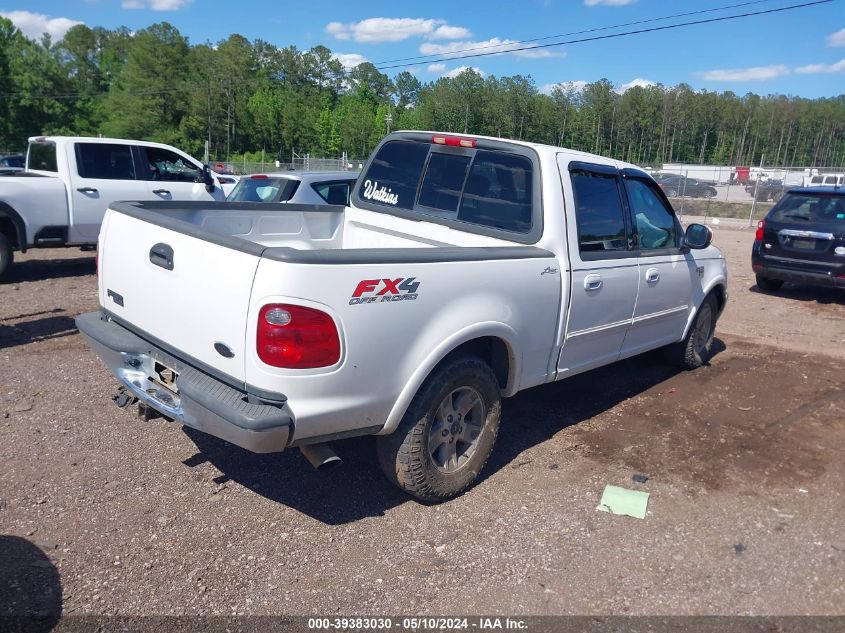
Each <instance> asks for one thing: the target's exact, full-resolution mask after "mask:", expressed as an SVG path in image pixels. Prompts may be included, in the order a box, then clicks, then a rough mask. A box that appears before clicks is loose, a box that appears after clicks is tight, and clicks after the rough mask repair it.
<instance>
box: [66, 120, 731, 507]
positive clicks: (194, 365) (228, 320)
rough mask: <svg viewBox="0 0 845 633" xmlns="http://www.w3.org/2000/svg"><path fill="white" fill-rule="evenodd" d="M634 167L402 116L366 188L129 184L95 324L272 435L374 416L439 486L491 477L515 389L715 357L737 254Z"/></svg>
mask: <svg viewBox="0 0 845 633" xmlns="http://www.w3.org/2000/svg"><path fill="white" fill-rule="evenodd" d="M711 237H712V234H711V233H710V230H709V229H708V228H707V227H705V226H703V225H699V224H692V225H690V226H689V227H687V229H686V232H684V230H683V229H682V226H681V224H680V222H679V221H678V219H677V217H676V216H675V213H674V211H673V210H672V207H671V205H670V204H669V202H668V200H667V199H666V197H665V195H664V194H663V192H662V191H661V190H660V188H659V187H658V186H657V185H656V184H655V182H654V181H653V180H652V179H651V177H649V176H648V175H647V174H645V173H644V172H642V171H640V170H638V169H636V168H635V167H633V166H631V165H628V164H625V163H620V162H618V161H615V160H611V159H607V158H602V157H600V156H595V155H591V154H585V153H581V152H574V151H571V150H566V149H561V148H557V147H550V146H544V145H536V144H531V143H524V142H517V141H504V140H500V139H492V138H485V137H475V136H450V135H447V134H439V133H431V132H428V133H423V132H400V133H394V134H391V135H389V136H387V137H386V138H385V139H384V140H383V141H382V142H381V143H380V145H379V146H378V147H377V148H376V150H375V151H374V152H373V155H372V157H371V158H370V160H369V162H368V163H367V165H366V167H365V169H364V172H363V173H362V176H361V177H360V178H359V180H358V181H357V184H356V189H355V191H354V192H353V195H352V201H351V205H350V206H348V207H345V208H344V207H339V206H324V207H310V206H304V205H290V204H252V205H251V204H248V203H225V204H213V205H212V204H207V203H202V202H195V203H183V204H167V203H120V204H115V205H113V206H112V207H111V208H110V210H109V212H108V213H107V215H106V218H105V220H104V223H103V228H102V232H101V234H100V257H99V300H100V304H101V306H102V311H100V312H95V313H89V314H85V315H81V316H80V317H78V319H77V325H78V327H79V330H80V331H81V332H82V333H83V334H84V335H85V336H86V338H87V339H88V341H89V343H90V344H91V345H92V347H93V348H94V349H95V350H96V351H97V353H98V354H99V355H100V356H102V358H103V359H104V360H105V361H106V363H107V364H108V366H109V367H110V368H111V370H112V371H113V372H114V373H115V374H116V376H117V377H118V378H119V379H120V380H121V382H122V383H123V388H124V389H125V390H127V393H128V394H131V396H132V397H134V398H137V399H138V400H140V402H141V403H142V404H143V405H144V406H145V407H147V408H148V409H149V408H151V409H153V410H155V411H158V412H160V413H162V414H163V415H164V416H166V417H168V418H170V419H174V420H178V421H179V422H181V423H183V424H185V425H188V426H190V427H193V428H195V429H199V430H200V431H204V432H206V433H210V434H212V435H215V436H217V437H220V438H223V439H225V440H227V441H229V442H232V443H234V444H236V445H239V446H241V447H244V448H246V449H249V450H251V451H255V452H274V451H281V450H283V449H285V448H288V447H291V446H297V447H300V448H301V450H302V451H303V453H304V454H305V455H306V457H308V459H309V461H311V462H312V463H314V464H321V463H325V462H326V461H330V460H332V459H336V456H334V454H333V453H332V452H331V449H329V448H328V447H327V446H326V444H325V442H327V441H330V440H336V439H341V438H345V437H350V436H354V435H363V434H374V435H377V436H378V438H377V447H378V450H377V452H378V459H379V462H380V464H381V466H382V468H383V469H384V471H385V473H386V474H387V476H388V477H389V478H390V479H391V480H392V481H393V482H394V483H396V484H397V485H399V486H400V487H401V488H402V489H404V490H406V491H407V492H409V493H410V494H412V495H415V496H416V497H419V498H422V499H427V500H443V499H446V498H449V497H452V496H454V495H457V494H459V493H460V492H461V491H463V490H464V489H466V488H467V487H468V486H469V485H471V484H472V482H473V481H475V480H476V478H477V476H478V474H479V472H480V471H481V469H482V468H483V467H484V464H485V463H486V461H487V458H488V457H489V455H490V452H491V450H492V447H493V444H494V441H495V439H496V435H497V432H498V428H499V417H500V408H501V407H500V403H501V397H506V396H512V395H514V394H516V393H517V392H518V391H521V390H523V389H527V388H529V387H534V386H537V385H542V384H544V383H549V382H552V381H555V380H560V379H564V378H567V377H568V376H572V375H574V374H577V373H579V372H583V371H586V370H589V369H592V368H594V367H598V366H601V365H605V364H608V363H612V362H614V361H617V360H619V359H621V358H625V357H629V356H633V355H635V354H639V353H641V352H645V351H647V350H651V349H655V348H658V347H663V346H668V349H669V350H670V351H671V353H672V354H673V355H674V357H675V358H676V359H677V361H678V362H679V363H680V364H681V365H683V366H684V367H687V368H695V367H697V366H699V365H701V364H702V363H704V362H706V361H707V358H708V356H709V354H710V349H711V344H712V341H713V334H714V330H715V325H716V320H717V318H718V316H719V314H720V313H721V311H722V309H723V308H724V306H725V303H726V301H727V269H726V264H725V260H724V258H723V256H722V254H721V252H720V251H719V250H718V249H717V248H715V247H714V246H711V245H710V240H711Z"/></svg>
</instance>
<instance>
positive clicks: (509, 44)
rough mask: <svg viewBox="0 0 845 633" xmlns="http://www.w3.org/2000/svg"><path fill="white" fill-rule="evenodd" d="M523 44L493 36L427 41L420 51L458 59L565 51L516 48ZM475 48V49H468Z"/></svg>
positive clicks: (552, 54)
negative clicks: (455, 40) (490, 54)
mask: <svg viewBox="0 0 845 633" xmlns="http://www.w3.org/2000/svg"><path fill="white" fill-rule="evenodd" d="M521 46H522V44H520V43H519V42H517V41H515V40H507V39H505V40H502V39H499V38H498V37H492V38H490V39H489V40H484V41H483V42H466V41H461V42H449V43H448V44H432V43H431V42H425V43H424V44H421V45H420V53H422V54H423V55H454V56H455V57H456V58H457V59H460V58H461V57H467V56H471V55H474V54H475V53H500V54H503V53H507V54H510V55H515V56H516V57H523V58H526V59H539V58H542V57H563V56H564V55H565V53H562V52H552V51H550V50H549V49H548V48H533V49H527V50H520V51H517V50H514V49H515V48H519V47H521ZM468 49H473V50H468Z"/></svg>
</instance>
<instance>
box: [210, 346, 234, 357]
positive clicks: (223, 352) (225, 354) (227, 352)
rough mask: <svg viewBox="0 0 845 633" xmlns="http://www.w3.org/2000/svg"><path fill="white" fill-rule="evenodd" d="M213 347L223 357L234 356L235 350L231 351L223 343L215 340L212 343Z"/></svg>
mask: <svg viewBox="0 0 845 633" xmlns="http://www.w3.org/2000/svg"><path fill="white" fill-rule="evenodd" d="M214 349H216V350H217V353H218V354H220V355H221V356H222V357H223V358H234V357H235V352H233V351H232V350H231V349H230V348H229V346H228V345H226V344H225V343H220V342H217V343H215V344H214Z"/></svg>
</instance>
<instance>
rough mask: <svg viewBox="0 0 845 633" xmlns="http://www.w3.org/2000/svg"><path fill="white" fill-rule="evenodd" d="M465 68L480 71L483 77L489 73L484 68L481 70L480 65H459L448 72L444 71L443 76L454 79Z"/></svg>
mask: <svg viewBox="0 0 845 633" xmlns="http://www.w3.org/2000/svg"><path fill="white" fill-rule="evenodd" d="M465 70H472V71H474V72H476V73H478V74H479V75H481V76H482V77H484V76H485V75H486V74H487V73H485V72H484V71H483V70H481V69H480V68H479V67H478V66H458V67H457V68H453V69H452V70H450V71H449V72H448V73H443V77H449V78H451V79H454V78H455V77H457V76H458V75H460V74H461V73H462V72H464V71H465Z"/></svg>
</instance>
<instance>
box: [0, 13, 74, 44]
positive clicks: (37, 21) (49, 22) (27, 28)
mask: <svg viewBox="0 0 845 633" xmlns="http://www.w3.org/2000/svg"><path fill="white" fill-rule="evenodd" d="M0 16H3V17H4V18H6V19H7V20H11V22H12V24H14V25H15V26H16V27H18V29H19V30H20V32H21V33H23V34H24V35H26V36H27V37H28V38H31V39H34V40H39V39H41V36H42V35H44V34H45V33H49V34H50V37H51V38H52V40H53V41H54V42H57V41H58V40H60V39H62V38H63V37H64V36H65V33H67V32H68V30H70V28H71V27H73V26H76V25H77V24H83V22H80V21H79V20H71V19H70V18H50V17H48V16H46V15H44V14H43V13H30V12H29V11H8V12H0Z"/></svg>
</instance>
